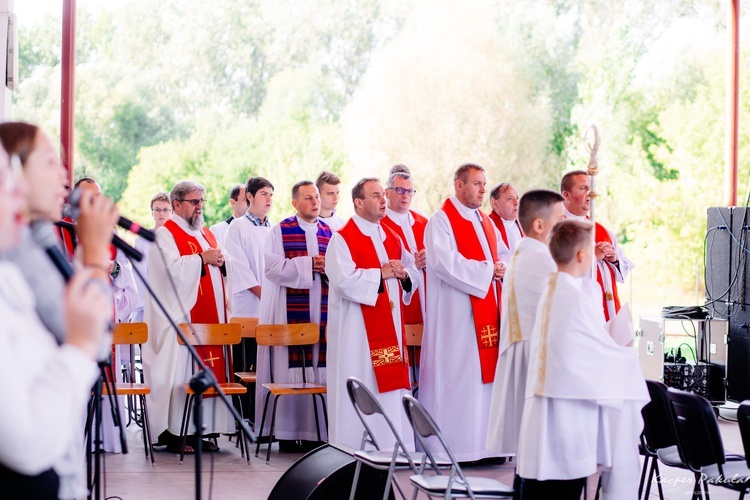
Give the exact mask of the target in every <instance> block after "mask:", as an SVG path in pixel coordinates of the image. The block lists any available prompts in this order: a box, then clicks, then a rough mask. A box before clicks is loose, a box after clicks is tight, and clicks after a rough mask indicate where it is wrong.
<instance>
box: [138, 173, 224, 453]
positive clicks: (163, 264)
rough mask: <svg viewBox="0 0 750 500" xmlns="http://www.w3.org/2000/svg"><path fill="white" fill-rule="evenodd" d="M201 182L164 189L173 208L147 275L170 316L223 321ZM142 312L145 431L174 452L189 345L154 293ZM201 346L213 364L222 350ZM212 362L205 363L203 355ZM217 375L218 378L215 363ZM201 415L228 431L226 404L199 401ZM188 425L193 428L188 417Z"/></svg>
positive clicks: (217, 255)
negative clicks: (146, 390) (183, 342)
mask: <svg viewBox="0 0 750 500" xmlns="http://www.w3.org/2000/svg"><path fill="white" fill-rule="evenodd" d="M205 193H206V188H205V187H204V186H202V185H201V184H198V183H197V182H193V181H182V182H178V183H177V184H175V186H174V188H172V192H171V193H170V201H171V203H172V210H173V212H174V213H173V215H172V217H171V218H170V219H169V220H167V221H166V222H165V223H164V225H163V226H162V227H160V228H159V229H157V231H156V242H155V243H156V244H155V245H153V246H152V247H151V251H150V254H151V255H150V257H149V269H148V281H149V283H150V284H151V286H152V288H154V290H155V291H156V294H157V295H158V296H159V297H160V298H161V300H162V301H163V302H164V305H165V306H166V308H167V311H168V312H169V314H170V315H171V316H172V318H174V320H175V322H176V323H186V322H191V323H224V322H226V320H227V315H226V309H225V302H224V286H225V284H224V276H225V275H226V262H225V258H224V252H223V251H222V249H221V247H220V246H219V244H218V243H217V242H216V238H215V237H214V235H213V234H212V233H211V231H209V230H208V228H206V227H204V225H203V206H204V204H205V201H206V200H205V199H204V197H205ZM144 319H145V321H146V323H148V326H149V337H148V342H147V343H146V344H145V345H144V346H143V365H144V374H145V377H146V383H148V384H149V385H150V386H151V394H150V395H149V396H147V397H148V398H149V401H148V405H149V420H150V421H151V432H152V433H153V434H154V435H157V436H159V444H166V445H167V450H168V451H170V452H174V453H178V452H179V451H180V446H179V438H178V436H179V434H180V424H181V422H182V410H183V407H184V405H185V398H186V394H185V391H184V390H182V385H183V384H186V383H188V382H189V381H190V378H191V376H192V369H191V367H192V361H191V359H190V356H189V354H188V351H187V349H185V348H180V347H179V346H178V343H177V334H176V333H175V331H174V330H173V329H172V327H171V325H170V324H169V322H168V321H167V319H166V318H165V317H164V315H163V314H162V313H161V311H160V310H159V309H158V306H157V305H156V303H155V302H154V300H153V298H149V299H148V300H146V307H145V310H144ZM201 354H202V355H203V357H204V359H206V360H207V364H208V365H209V366H215V367H219V366H222V362H223V359H224V358H223V351H222V349H221V348H217V347H215V346H213V347H211V346H203V349H202V352H201ZM209 359H210V360H211V363H208V360H209ZM216 374H217V378H219V380H220V381H221V380H222V378H223V377H222V375H223V371H222V372H221V374H220V373H219V372H218V371H217V372H216ZM203 412H204V413H203V422H204V425H205V428H206V432H207V434H212V433H218V432H226V430H227V416H226V408H224V406H223V405H222V404H216V400H215V399H212V400H208V401H206V402H205V403H204V405H203ZM191 429H193V430H191V431H189V432H188V434H192V433H193V432H194V428H193V426H192V424H191ZM189 443H190V446H187V447H186V449H185V452H186V453H192V452H193V451H194V449H193V447H194V446H196V445H198V444H201V443H195V441H194V440H193V441H192V442H190V441H189ZM202 446H203V449H204V450H205V451H218V447H216V446H215V445H214V444H213V443H210V442H208V441H206V442H204V443H202Z"/></svg>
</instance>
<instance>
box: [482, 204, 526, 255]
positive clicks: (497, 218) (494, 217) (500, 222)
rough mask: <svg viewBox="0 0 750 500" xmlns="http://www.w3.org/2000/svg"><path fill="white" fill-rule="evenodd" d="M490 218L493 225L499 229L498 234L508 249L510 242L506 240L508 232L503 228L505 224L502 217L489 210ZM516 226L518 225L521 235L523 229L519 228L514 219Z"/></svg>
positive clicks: (518, 225) (519, 226)
mask: <svg viewBox="0 0 750 500" xmlns="http://www.w3.org/2000/svg"><path fill="white" fill-rule="evenodd" d="M490 219H492V222H494V223H495V227H497V229H498V231H500V236H501V237H502V238H503V243H505V246H506V247H508V250H510V243H509V242H508V232H507V231H506V230H505V224H503V218H502V217H500V216H499V215H497V214H496V213H495V212H494V211H490ZM516 226H517V227H518V232H520V233H521V236H522V237H523V236H524V234H523V229H521V225H520V224H519V223H518V221H516Z"/></svg>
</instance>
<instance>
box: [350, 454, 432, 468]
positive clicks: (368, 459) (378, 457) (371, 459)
mask: <svg viewBox="0 0 750 500" xmlns="http://www.w3.org/2000/svg"><path fill="white" fill-rule="evenodd" d="M409 455H410V456H411V459H412V460H413V461H414V464H415V465H419V464H421V463H422V460H424V457H425V455H424V453H418V452H414V453H409ZM354 457H355V458H356V459H357V460H360V461H362V462H365V463H366V464H367V465H370V466H372V467H374V468H378V467H383V468H386V469H387V468H388V467H389V466H390V465H391V460H392V459H393V451H384V450H357V451H355V452H354ZM396 467H404V468H408V467H410V465H409V460H407V458H406V457H405V456H403V455H399V456H397V457H396Z"/></svg>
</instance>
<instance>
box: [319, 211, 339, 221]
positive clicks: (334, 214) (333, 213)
mask: <svg viewBox="0 0 750 500" xmlns="http://www.w3.org/2000/svg"><path fill="white" fill-rule="evenodd" d="M333 217H336V210H331V215H329V216H328V217H323V216H322V215H321V216H320V218H321V219H332V218H333Z"/></svg>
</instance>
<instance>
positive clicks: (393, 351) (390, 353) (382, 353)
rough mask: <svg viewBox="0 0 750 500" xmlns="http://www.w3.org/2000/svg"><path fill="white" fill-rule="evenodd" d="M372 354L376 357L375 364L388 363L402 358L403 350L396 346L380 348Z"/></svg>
mask: <svg viewBox="0 0 750 500" xmlns="http://www.w3.org/2000/svg"><path fill="white" fill-rule="evenodd" d="M372 355H373V357H376V359H375V360H374V363H373V365H374V366H382V365H388V364H391V363H395V362H397V361H399V360H400V359H401V352H400V351H399V349H398V347H395V346H394V347H393V348H384V349H378V350H376V351H373V352H372Z"/></svg>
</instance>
